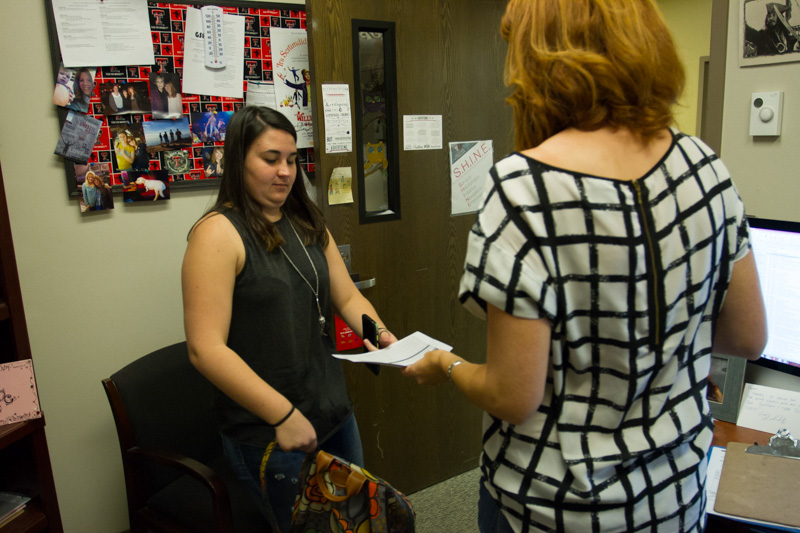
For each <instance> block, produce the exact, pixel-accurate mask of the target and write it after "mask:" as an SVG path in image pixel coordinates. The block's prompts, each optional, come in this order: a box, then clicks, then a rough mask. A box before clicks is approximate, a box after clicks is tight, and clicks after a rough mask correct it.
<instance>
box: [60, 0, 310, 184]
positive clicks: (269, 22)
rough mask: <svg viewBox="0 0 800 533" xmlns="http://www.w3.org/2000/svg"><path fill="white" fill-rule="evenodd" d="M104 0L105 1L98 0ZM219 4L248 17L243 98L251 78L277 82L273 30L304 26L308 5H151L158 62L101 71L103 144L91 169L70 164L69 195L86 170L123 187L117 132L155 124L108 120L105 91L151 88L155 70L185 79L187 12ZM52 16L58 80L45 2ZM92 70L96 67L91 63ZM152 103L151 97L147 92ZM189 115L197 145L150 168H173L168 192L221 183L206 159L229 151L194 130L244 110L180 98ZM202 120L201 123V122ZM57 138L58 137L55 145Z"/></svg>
mask: <svg viewBox="0 0 800 533" xmlns="http://www.w3.org/2000/svg"><path fill="white" fill-rule="evenodd" d="M98 1H100V0H98ZM204 5H215V6H219V7H221V8H223V10H224V12H225V13H228V14H236V15H239V16H242V17H245V19H246V20H245V42H244V80H243V84H244V86H243V89H244V94H245V95H246V93H247V84H248V82H249V81H255V82H269V83H271V82H272V80H273V72H272V56H271V51H270V33H269V32H270V28H273V27H280V28H302V29H305V28H306V12H305V7H304V6H303V5H300V4H297V5H295V4H274V3H269V2H243V1H233V0H217V1H215V2H207V1H203V0H195V1H188V2H148V3H147V9H148V15H149V18H150V30H151V37H152V41H153V50H154V55H155V64H154V65H129V66H102V65H99V66H97V71H96V74H95V80H94V82H95V83H94V95H93V96H92V98H91V100H90V104H89V110H88V112H87V113H86V114H87V115H88V116H90V117H93V118H96V119H99V120H102V126H101V128H100V133H99V135H98V139H97V142H96V143H95V146H94V148H93V150H92V153H91V157H90V159H89V161H88V162H87V164H86V165H82V164H78V163H73V162H71V161H69V160H67V159H64V168H65V172H66V180H67V189H68V191H69V194H70V195H71V196H77V195H79V194H80V180H81V179H82V176H83V174H85V172H86V170H87V168H88V167H91V168H95V167H97V166H98V165H99V166H102V168H103V169H107V171H108V178H109V180H110V183H111V185H112V186H113V188H114V189H119V188H121V187H122V185H123V173H122V171H121V170H120V169H119V166H118V164H117V158H116V155H115V152H114V147H113V145H112V142H113V141H112V133H111V132H112V129H114V128H120V127H124V125H125V124H130V125H132V126H131V129H136V128H137V125H141V124H142V123H144V122H148V121H151V120H154V119H153V116H152V114H151V113H140V114H135V113H134V114H127V115H108V116H106V115H104V114H103V101H102V100H101V94H100V91H101V88H102V87H103V86H104V84H105V85H106V86H107V85H108V84H109V82H116V83H119V84H134V86H136V85H137V82H138V86H142V85H141V84H142V82H144V84H147V83H148V82H149V79H150V74H151V72H156V73H165V74H166V75H168V76H169V75H173V76H174V75H177V76H178V77H180V76H181V75H182V70H183V42H184V21H185V20H186V9H187V8H188V7H197V8H199V7H202V6H204ZM45 7H46V12H47V18H48V21H47V23H48V34H49V36H50V49H51V55H52V61H53V72H54V80H55V77H56V75H57V73H58V71H59V67H60V65H61V52H60V50H61V48H60V46H59V42H58V32H57V29H56V23H55V17H54V14H53V4H52V2H51V0H45ZM87 66H89V67H94V66H91V65H87ZM146 97H147V98H149V95H146ZM182 105H183V116H184V117H185V118H186V119H187V120H188V122H189V129H190V130H191V131H192V136H191V144H190V145H189V146H186V147H185V148H184V149H183V150H182V151H183V152H185V153H184V154H180V153H178V152H177V151H176V150H169V151H166V150H165V151H160V152H158V153H152V154H149V157H150V168H149V170H165V169H168V170H169V181H170V184H169V187H170V189H176V188H182V187H210V186H216V185H217V184H218V182H219V181H220V180H219V178H217V177H207V175H206V173H205V172H204V158H207V157H208V154H209V153H210V151H211V150H213V147H214V146H220V147H221V146H223V144H224V141H221V140H213V139H208V138H202V139H201V138H200V136H199V135H195V130H200V129H201V128H200V124H199V122H200V121H202V120H204V117H208V116H210V115H211V114H213V115H215V116H218V117H220V118H221V122H223V123H224V119H225V118H227V117H229V116H230V114H232V113H233V112H235V111H236V110H238V109H240V108H241V107H242V106H244V99H243V98H229V97H219V96H204V95H193V94H186V93H182ZM57 109H58V113H59V119H60V123H61V125H63V124H64V121H65V120H66V117H67V110H66V109H63V108H57ZM195 122H197V123H198V124H195ZM57 140H58V138H57V136H54V138H53V139H52V142H53V145H54V146H55V144H56V142H57ZM298 154H299V156H300V160H301V165H302V167H303V170H304V171H305V172H306V173H307V174H308V175H309V176H310V177H312V176H313V173H314V150H313V148H305V149H302V148H301V149H299V150H298Z"/></svg>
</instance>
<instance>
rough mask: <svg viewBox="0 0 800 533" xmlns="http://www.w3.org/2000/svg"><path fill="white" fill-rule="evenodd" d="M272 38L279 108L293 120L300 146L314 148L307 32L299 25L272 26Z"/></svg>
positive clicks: (276, 99) (276, 97) (276, 95)
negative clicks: (293, 26) (296, 26)
mask: <svg viewBox="0 0 800 533" xmlns="http://www.w3.org/2000/svg"><path fill="white" fill-rule="evenodd" d="M270 39H271V41H270V47H271V52H272V75H273V79H274V83H275V102H276V103H277V105H278V108H277V109H278V111H280V112H281V113H283V114H284V115H285V116H286V117H287V118H288V119H289V120H291V121H292V124H294V127H295V129H296V130H297V147H298V148H311V147H313V146H314V140H313V129H312V124H311V102H310V99H309V98H310V91H311V71H310V70H309V67H308V35H307V33H306V30H304V29H300V28H272V29H271V30H270Z"/></svg>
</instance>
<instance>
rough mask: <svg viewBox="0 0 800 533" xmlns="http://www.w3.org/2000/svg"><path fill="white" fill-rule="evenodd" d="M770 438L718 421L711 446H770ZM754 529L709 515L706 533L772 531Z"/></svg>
mask: <svg viewBox="0 0 800 533" xmlns="http://www.w3.org/2000/svg"><path fill="white" fill-rule="evenodd" d="M770 437H772V434H771V433H764V432H763V431H757V430H755V429H750V428H742V427H739V426H737V425H736V424H731V423H730V422H723V421H721V420H717V421H715V422H714V439H713V440H712V441H711V444H712V446H722V447H723V448H724V447H726V446H727V445H728V443H729V442H744V443H747V444H762V445H767V444H769V438H770ZM753 527H754V526H750V525H748V524H743V523H742V522H737V521H736V520H731V519H729V518H723V517H721V516H715V515H712V514H710V515H708V523H707V524H706V531H705V533H751V532H752V531H771V530H770V529H769V528H767V527H765V526H758V529H757V530H756V529H753ZM776 531H777V530H776Z"/></svg>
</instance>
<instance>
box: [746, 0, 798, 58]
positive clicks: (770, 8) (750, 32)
mask: <svg viewBox="0 0 800 533" xmlns="http://www.w3.org/2000/svg"><path fill="white" fill-rule="evenodd" d="M739 7H740V11H739V14H740V19H739V20H740V23H739V37H740V39H739V42H740V47H739V66H740V67H748V66H753V65H766V64H770V63H786V62H789V61H800V2H798V0H777V1H774V0H740V4H739Z"/></svg>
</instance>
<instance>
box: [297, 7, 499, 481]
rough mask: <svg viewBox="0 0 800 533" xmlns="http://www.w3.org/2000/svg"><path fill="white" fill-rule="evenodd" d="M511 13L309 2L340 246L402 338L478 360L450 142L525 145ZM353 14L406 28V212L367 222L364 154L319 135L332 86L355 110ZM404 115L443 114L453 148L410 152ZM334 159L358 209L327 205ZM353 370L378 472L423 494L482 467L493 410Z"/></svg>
mask: <svg viewBox="0 0 800 533" xmlns="http://www.w3.org/2000/svg"><path fill="white" fill-rule="evenodd" d="M504 9H505V0H473V1H466V0H402V1H377V2H376V1H372V0H369V1H367V0H308V2H307V10H308V11H307V12H308V28H309V41H310V48H311V52H310V62H311V70H312V81H313V85H314V93H313V96H314V111H315V113H316V117H317V119H316V124H315V135H316V140H315V144H316V146H317V149H316V177H315V185H316V187H317V192H318V196H319V198H320V200H321V201H320V205H321V206H322V207H323V211H324V213H325V216H326V219H327V221H328V225H329V227H330V229H331V232H332V234H333V236H334V238H335V239H336V241H337V244H350V245H351V247H352V248H351V254H352V268H353V271H354V272H357V273H359V274H360V275H361V276H362V278H364V277H367V278H372V277H374V278H375V279H376V285H375V287H373V288H370V289H366V290H365V295H366V296H367V297H368V298H369V299H370V300H371V301H372V302H373V303H374V305H375V307H376V308H377V309H378V312H379V313H380V315H381V317H382V318H383V319H384V321H385V322H386V324H387V326H388V327H389V328H390V329H391V330H392V331H393V332H394V333H395V334H396V335H397V336H398V337H402V336H405V335H408V334H410V333H413V332H414V331H422V332H424V333H426V334H428V335H431V336H433V337H435V338H437V339H440V340H442V341H444V342H447V343H449V344H451V345H453V346H454V347H455V348H454V351H455V352H456V353H458V354H459V355H462V356H463V357H465V358H467V359H468V360H470V361H474V362H483V361H485V345H486V328H485V323H484V322H483V321H481V320H478V319H476V318H474V317H473V316H472V315H470V314H469V313H467V312H466V311H465V310H464V309H462V306H461V304H460V303H459V302H458V300H457V289H458V284H459V280H460V278H461V273H462V268H463V262H464V254H465V251H466V237H467V233H468V232H469V229H470V228H471V226H472V223H473V222H474V219H475V215H474V214H469V215H462V216H454V217H453V216H451V215H450V173H449V156H448V153H449V152H448V142H456V141H475V140H487V139H491V140H492V141H493V145H494V154H495V157H494V159H495V161H496V160H497V159H499V158H500V157H502V156H503V155H505V154H507V153H508V152H509V151H510V150H511V148H512V138H513V135H512V122H511V111H510V108H509V107H508V106H507V105H506V104H505V102H504V97H505V95H506V94H507V93H508V90H507V89H506V88H505V87H504V85H503V80H502V77H503V64H504V59H505V52H506V44H505V42H504V41H503V40H502V38H501V37H500V35H499V22H500V18H501V16H502V14H503V11H504ZM352 19H366V20H376V21H389V22H394V23H395V25H396V26H395V33H396V64H397V97H398V98H397V100H398V114H399V118H400V121H399V122H400V124H396V125H395V127H396V128H398V130H397V135H398V138H399V147H400V151H399V154H398V161H399V169H400V172H399V174H400V185H399V190H400V207H401V209H400V211H401V218H400V219H399V220H393V221H385V222H376V223H369V224H360V223H359V213H358V200H357V198H358V196H357V195H358V194H360V191H359V190H358V187H357V180H356V179H355V176H356V165H357V164H359V162H358V161H357V160H356V158H357V156H356V152H355V150H354V151H353V152H352V153H348V154H325V153H324V151H325V150H324V144H323V143H321V142H320V139H324V124H322V119H321V117H322V107H321V84H324V83H346V84H348V85H349V86H350V94H351V104H352V99H353V94H354V87H353V83H354V78H353V59H352V58H353V52H352V37H351V21H352ZM353 109H354V110H356V109H358V108H357V107H356V106H353ZM354 112H355V111H354ZM404 115H442V120H443V148H442V149H441V150H424V151H403V149H402V147H403V138H402V130H401V128H402V117H403V116H404ZM353 142H354V147H355V145H356V143H358V142H359V137H358V134H357V132H356V134H355V135H354V138H353ZM335 167H351V168H352V170H353V176H354V179H353V183H354V185H353V189H354V190H353V194H354V198H355V202H354V203H352V204H345V205H335V206H329V205H327V201H326V200H325V199H326V196H327V184H328V180H329V178H330V175H331V171H332V170H333V169H334V168H335ZM346 365H347V366H346V372H347V374H348V381H349V386H350V393H351V396H352V398H353V401H354V403H355V409H356V416H357V418H358V423H359V426H360V429H361V435H362V441H363V443H364V451H365V461H366V467H367V468H368V469H369V470H371V471H373V472H374V473H375V474H376V475H378V476H381V477H384V478H385V479H387V480H389V481H390V482H391V483H393V484H394V485H395V486H396V487H398V488H399V489H400V490H402V491H405V492H413V491H416V490H418V489H421V488H424V487H427V486H429V485H431V484H433V483H436V482H438V481H441V480H443V479H447V478H449V477H451V476H453V475H456V474H458V473H461V472H463V471H466V470H468V469H470V468H473V467H475V466H477V464H478V456H479V454H480V449H481V411H480V410H479V409H478V408H476V407H474V406H472V405H470V404H469V403H468V402H466V400H465V399H464V398H463V396H462V395H461V394H460V393H459V392H458V391H457V390H456V389H455V388H454V387H453V386H451V385H440V386H438V387H435V388H427V387H420V386H418V385H416V384H415V383H414V382H411V381H409V380H406V379H404V378H402V377H401V376H400V373H399V372H398V371H397V370H395V369H384V370H383V371H382V372H381V375H380V376H378V377H376V376H374V375H372V374H371V373H370V372H369V371H368V370H366V369H365V368H363V367H362V366H361V365H357V364H350V363H346Z"/></svg>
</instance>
